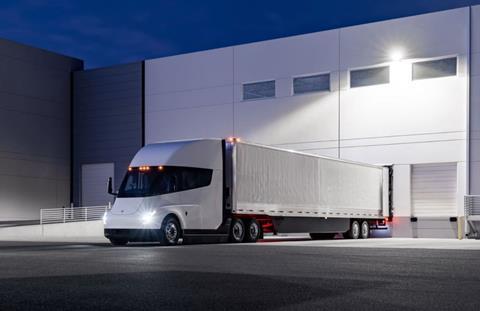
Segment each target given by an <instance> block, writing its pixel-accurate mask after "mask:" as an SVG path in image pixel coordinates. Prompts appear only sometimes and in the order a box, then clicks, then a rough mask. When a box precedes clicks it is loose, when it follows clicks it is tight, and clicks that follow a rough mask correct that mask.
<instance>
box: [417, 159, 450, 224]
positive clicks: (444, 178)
mask: <svg viewBox="0 0 480 311" xmlns="http://www.w3.org/2000/svg"><path fill="white" fill-rule="evenodd" d="M411 178H412V180H411V181H412V183H411V187H412V214H413V216H414V217H455V216H457V198H456V196H457V163H437V164H418V165H413V166H412V177H411Z"/></svg>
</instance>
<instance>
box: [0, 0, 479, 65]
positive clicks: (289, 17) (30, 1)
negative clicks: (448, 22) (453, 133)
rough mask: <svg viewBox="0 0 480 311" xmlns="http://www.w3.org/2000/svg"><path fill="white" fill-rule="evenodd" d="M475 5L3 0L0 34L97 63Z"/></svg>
mask: <svg viewBox="0 0 480 311" xmlns="http://www.w3.org/2000/svg"><path fill="white" fill-rule="evenodd" d="M470 4H480V0H336V1H325V0H316V1H314V0H305V1H303V0H290V1H281V0H277V1H267V0H263V1H260V0H257V1H249V0H243V1H242V0H240V1H236V0H203V1H200V0H199V1H195V0H191V1H182V0H157V1H149V0H144V1H142V0H136V1H134V0H131V1H127V0H117V1H112V0H95V1H92V0H83V1H80V0H78V1H67V0H51V1H48V0H17V1H12V0H2V1H1V2H0V37H3V38H7V39H11V40H14V41H18V42H22V43H26V44H30V45H34V46H37V47H42V48H45V49H48V50H52V51H56V52H59V53H63V54H67V55H71V56H75V57H78V58H81V59H83V60H85V65H86V67H87V68H93V67H99V66H108V65H113V64H118V63H126V62H132V61H137V60H142V59H145V58H154V57H160V56H167V55H173V54H180V53H186V52H192V51H198V50H206V49H211V48H216V47H223V46H228V45H233V44H240V43H246V42H253V41H259V40H266V39H272V38H278V37H285V36H290V35H296V34H302V33H309V32H314V31H319V30H325V29H331V28H337V27H341V26H348V25H355V24H362V23H367V22H371V21H377V20H384V19H390V18H395V17H402V16H408V15H415V14H421V13H426V12H432V11H439V10H445V9H450V8H456V7H462V6H468V5H470Z"/></svg>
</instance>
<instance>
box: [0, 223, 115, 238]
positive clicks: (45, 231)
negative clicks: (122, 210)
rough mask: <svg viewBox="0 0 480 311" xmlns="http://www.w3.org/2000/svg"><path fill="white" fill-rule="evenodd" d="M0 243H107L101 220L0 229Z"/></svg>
mask: <svg viewBox="0 0 480 311" xmlns="http://www.w3.org/2000/svg"><path fill="white" fill-rule="evenodd" d="M0 241H36V242H41V241H48V242H84V243H93V242H95V243H102V242H107V243H108V240H107V239H106V238H105V236H104V235H103V222H102V221H101V220H96V221H82V222H70V223H60V224H47V225H32V226H17V227H7V228H0Z"/></svg>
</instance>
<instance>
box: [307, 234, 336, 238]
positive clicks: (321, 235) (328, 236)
mask: <svg viewBox="0 0 480 311" xmlns="http://www.w3.org/2000/svg"><path fill="white" fill-rule="evenodd" d="M335 235H336V233H310V238H312V240H331V239H333V238H334V237H335Z"/></svg>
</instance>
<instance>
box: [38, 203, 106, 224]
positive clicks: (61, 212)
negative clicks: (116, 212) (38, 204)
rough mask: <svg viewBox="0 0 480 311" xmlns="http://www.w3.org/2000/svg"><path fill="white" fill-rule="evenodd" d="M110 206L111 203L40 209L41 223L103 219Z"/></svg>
mask: <svg viewBox="0 0 480 311" xmlns="http://www.w3.org/2000/svg"><path fill="white" fill-rule="evenodd" d="M109 207H110V204H109V205H107V206H105V205H102V206H83V207H73V206H71V207H66V208H44V209H41V210H40V224H41V225H44V224H58V223H68V222H80V221H94V220H101V219H102V218H103V215H104V214H105V212H106V211H107V210H108V209H109Z"/></svg>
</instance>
